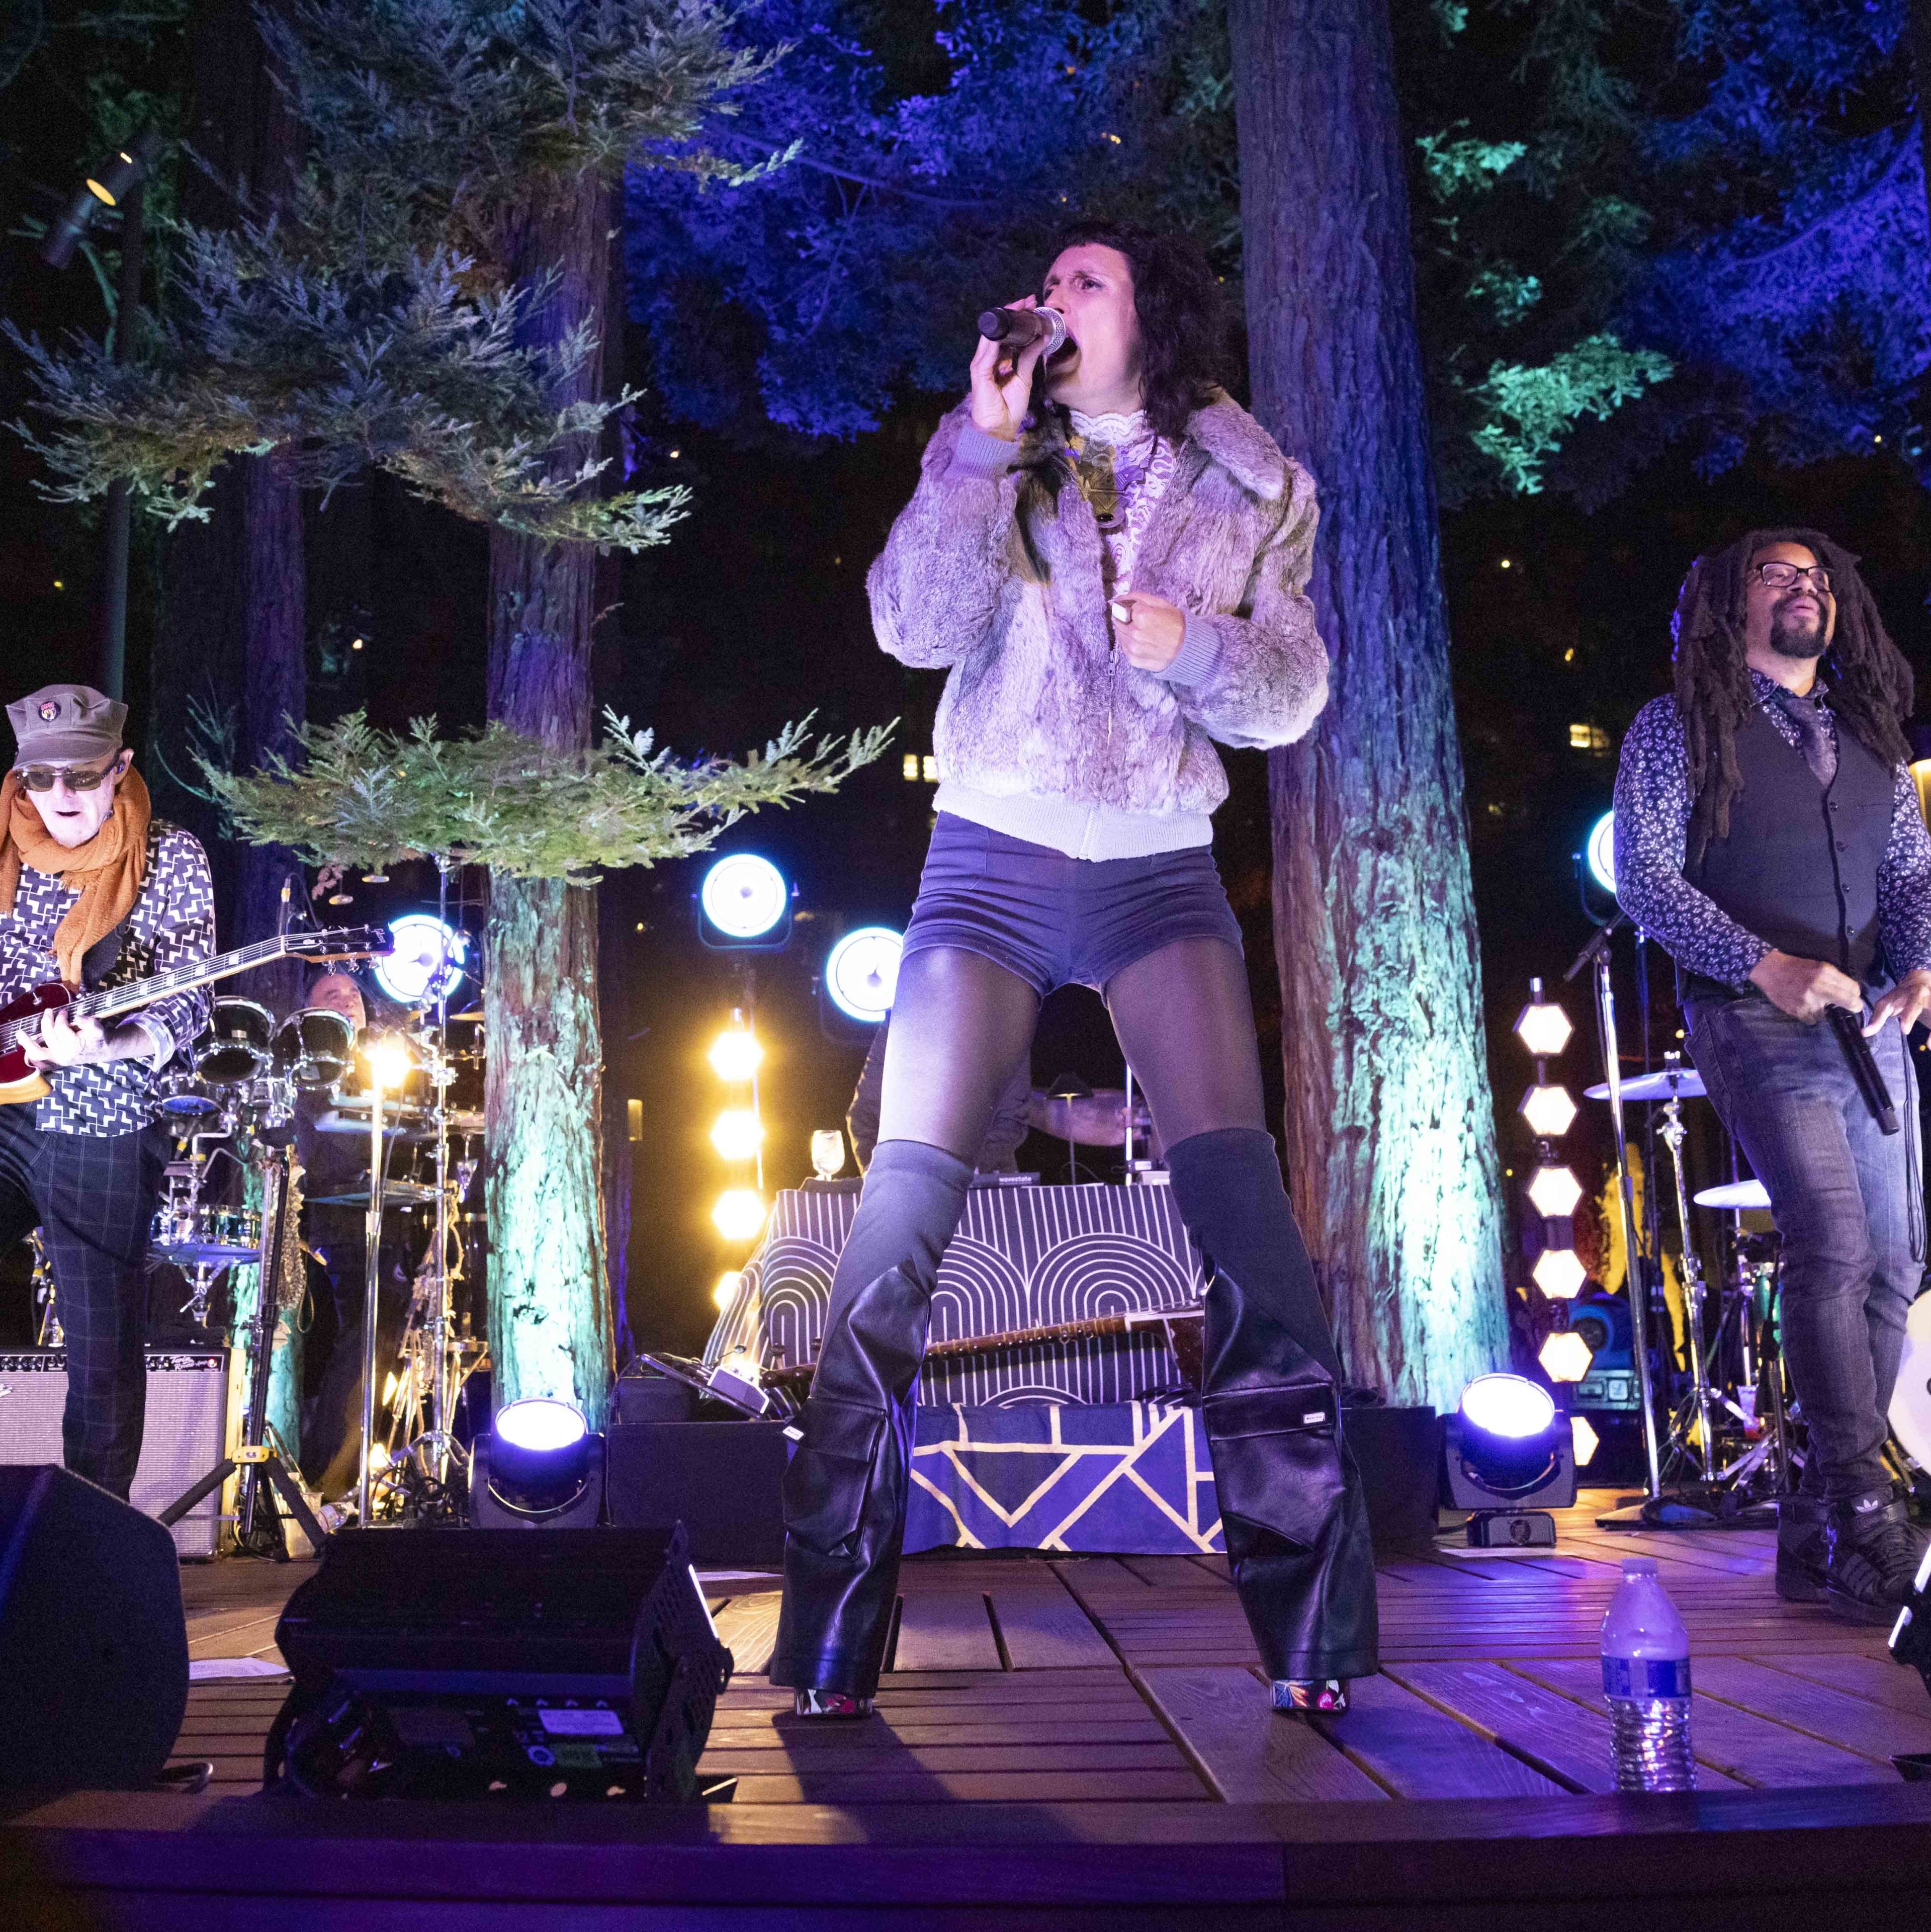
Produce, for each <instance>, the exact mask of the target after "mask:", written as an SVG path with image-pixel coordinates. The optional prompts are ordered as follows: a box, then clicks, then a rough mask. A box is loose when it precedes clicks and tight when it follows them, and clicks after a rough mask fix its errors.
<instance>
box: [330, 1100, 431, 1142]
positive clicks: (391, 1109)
mask: <svg viewBox="0 0 1931 1932" xmlns="http://www.w3.org/2000/svg"><path fill="white" fill-rule="evenodd" d="M315 1131H316V1133H319V1134H360V1135H361V1136H362V1138H363V1139H364V1140H366V1139H367V1138H368V1136H369V1110H368V1109H367V1107H362V1108H359V1109H356V1108H349V1107H343V1106H335V1107H331V1108H330V1109H328V1111H327V1112H324V1113H319V1114H317V1115H316V1117H315ZM382 1138H383V1139H384V1140H390V1139H395V1140H404V1141H427V1140H433V1139H435V1138H436V1130H435V1129H434V1128H433V1127H430V1124H429V1121H428V1117H427V1115H425V1114H424V1113H423V1112H422V1111H421V1109H419V1108H416V1107H396V1106H388V1107H385V1108H384V1109H382Z"/></svg>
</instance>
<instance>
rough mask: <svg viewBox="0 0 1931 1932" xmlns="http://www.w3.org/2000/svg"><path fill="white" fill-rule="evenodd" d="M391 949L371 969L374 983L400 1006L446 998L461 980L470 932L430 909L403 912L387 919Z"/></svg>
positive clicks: (426, 1004)
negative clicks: (468, 933) (392, 940)
mask: <svg viewBox="0 0 1931 1932" xmlns="http://www.w3.org/2000/svg"><path fill="white" fill-rule="evenodd" d="M389 932H390V934H391V937H392V938H394V941H395V947H394V951H392V952H391V953H389V954H388V956H386V957H385V958H384V959H378V960H377V961H376V962H375V965H374V966H373V968H372V969H371V970H372V971H373V973H374V974H375V976H376V985H377V986H379V987H381V989H382V991H383V992H385V994H386V995H388V997H389V998H391V999H392V1000H393V1001H394V1002H395V1003H396V1004H397V1006H399V1007H426V1006H428V1005H430V1004H433V1002H434V1001H437V1000H442V999H447V998H448V996H449V995H451V993H453V992H454V991H455V990H456V989H457V986H458V985H460V983H461V981H462V978H463V961H464V960H465V959H466V958H467V957H468V956H469V935H467V934H466V933H465V932H461V931H460V930H459V929H457V927H455V926H445V925H444V924H443V922H442V920H440V919H438V918H437V917H436V915H435V914H434V913H431V912H406V913H403V915H402V916H401V917H400V919H391V920H390V921H389Z"/></svg>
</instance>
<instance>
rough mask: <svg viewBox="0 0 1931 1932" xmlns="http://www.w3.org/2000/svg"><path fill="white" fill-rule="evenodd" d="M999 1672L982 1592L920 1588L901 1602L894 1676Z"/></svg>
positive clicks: (1000, 1667) (989, 1619)
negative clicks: (918, 1672)
mask: <svg viewBox="0 0 1931 1932" xmlns="http://www.w3.org/2000/svg"><path fill="white" fill-rule="evenodd" d="M892 1668H893V1670H895V1671H899V1670H1000V1669H1002V1668H1003V1665H1002V1664H1001V1663H1000V1656H999V1646H998V1645H997V1643H994V1641H993V1636H992V1620H991V1618H990V1617H988V1616H987V1615H986V1611H985V1596H984V1595H983V1594H982V1592H978V1591H973V1592H966V1591H963V1590H957V1591H947V1592H943V1593H941V1592H938V1591H936V1590H929V1589H919V1590H914V1591H913V1592H912V1593H911V1594H910V1595H907V1596H905V1597H904V1598H901V1600H900V1610H899V1616H898V1648H897V1649H896V1650H895V1652H893V1655H892Z"/></svg>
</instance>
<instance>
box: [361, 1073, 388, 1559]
mask: <svg viewBox="0 0 1931 1932" xmlns="http://www.w3.org/2000/svg"><path fill="white" fill-rule="evenodd" d="M382 1090H383V1080H382V1072H381V1070H379V1068H376V1067H371V1068H370V1077H369V1213H368V1220H367V1222H366V1223H364V1229H363V1235H362V1240H363V1245H364V1273H363V1277H362V1444H361V1450H362V1454H361V1472H360V1473H359V1475H358V1476H357V1478H356V1481H355V1520H356V1522H357V1523H358V1524H359V1525H360V1526H361V1527H362V1528H363V1529H367V1528H368V1526H369V1525H370V1522H371V1521H372V1520H373V1517H372V1515H371V1511H372V1509H373V1504H374V1500H375V1496H374V1487H373V1475H374V1472H373V1470H372V1469H370V1457H371V1456H372V1455H373V1453H374V1451H375V1447H376V1350H377V1343H376V1332H377V1328H378V1322H377V1319H376V1318H377V1316H378V1313H379V1307H378V1303H379V1298H380V1296H381V1294H382V1189H383V1184H384V1183H385V1181H387V1179H388V1164H389V1163H388V1147H387V1145H386V1144H385V1140H384V1138H383V1134H382V1099H383V1091H382Z"/></svg>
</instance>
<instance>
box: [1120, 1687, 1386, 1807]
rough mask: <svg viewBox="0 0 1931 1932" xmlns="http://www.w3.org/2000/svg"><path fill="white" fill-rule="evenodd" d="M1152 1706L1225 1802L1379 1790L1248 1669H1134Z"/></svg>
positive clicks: (1379, 1795)
mask: <svg viewBox="0 0 1931 1932" xmlns="http://www.w3.org/2000/svg"><path fill="white" fill-rule="evenodd" d="M1135 1674H1136V1676H1137V1679H1138V1682H1139V1683H1140V1685H1141V1688H1143V1689H1144V1691H1145V1692H1146V1694H1147V1697H1148V1699H1149V1700H1150V1702H1151V1703H1152V1704H1153V1706H1154V1708H1155V1709H1156V1710H1158V1711H1159V1712H1161V1714H1162V1715H1163V1716H1164V1717H1165V1718H1166V1720H1167V1721H1168V1724H1170V1725H1171V1726H1172V1727H1173V1730H1174V1734H1175V1735H1176V1736H1178V1737H1179V1738H1180V1740H1181V1741H1182V1742H1183V1744H1184V1745H1185V1746H1186V1751H1187V1753H1188V1755H1189V1757H1192V1759H1193V1760H1194V1762H1195V1764H1196V1765H1197V1766H1198V1767H1199V1769H1200V1770H1201V1773H1202V1775H1204V1777H1205V1778H1207V1780H1208V1781H1209V1782H1210V1784H1211V1785H1212V1786H1213V1791H1214V1794H1215V1796H1216V1797H1218V1798H1219V1799H1222V1801H1223V1802H1225V1803H1227V1804H1230V1805H1270V1804H1278V1803H1299V1802H1306V1801H1309V1800H1311V1799H1312V1800H1321V1799H1346V1798H1360V1799H1384V1798H1386V1797H1387V1793H1386V1792H1384V1790H1382V1789H1381V1787H1380V1786H1379V1785H1378V1784H1376V1783H1375V1781H1374V1780H1373V1779H1372V1778H1370V1777H1369V1775H1367V1773H1366V1772H1364V1771H1363V1770H1361V1769H1360V1768H1359V1767H1358V1766H1356V1765H1354V1763H1351V1761H1350V1760H1348V1758H1347V1757H1345V1756H1343V1755H1342V1753H1341V1751H1339V1750H1338V1749H1337V1748H1336V1746H1335V1745H1333V1742H1331V1741H1330V1739H1327V1738H1326V1737H1325V1736H1323V1735H1322V1734H1321V1733H1320V1732H1319V1731H1318V1730H1315V1729H1314V1728H1313V1727H1312V1726H1310V1725H1308V1724H1303V1723H1302V1722H1300V1721H1299V1720H1298V1719H1296V1718H1284V1717H1282V1716H1281V1715H1279V1713H1278V1712H1275V1711H1273V1709H1270V1707H1269V1706H1268V1703H1267V1685H1266V1684H1265V1683H1264V1682H1263V1681H1262V1680H1261V1679H1260V1678H1259V1677H1258V1676H1255V1673H1253V1672H1252V1671H1249V1670H1234V1669H1225V1668H1208V1669H1204V1670H1144V1671H1141V1672H1138V1673H1135Z"/></svg>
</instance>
